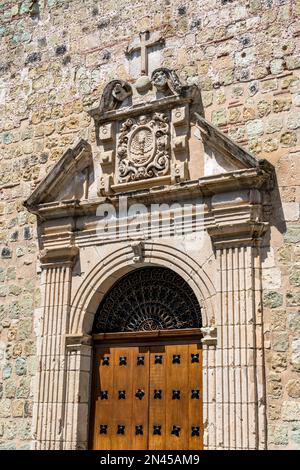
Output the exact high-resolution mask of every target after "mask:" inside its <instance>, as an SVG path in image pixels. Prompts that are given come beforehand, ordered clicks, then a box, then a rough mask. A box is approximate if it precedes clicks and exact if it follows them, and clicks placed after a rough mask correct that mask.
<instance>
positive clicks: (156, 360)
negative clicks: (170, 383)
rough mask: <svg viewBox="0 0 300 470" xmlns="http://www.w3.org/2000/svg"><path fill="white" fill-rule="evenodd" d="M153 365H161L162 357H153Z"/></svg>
mask: <svg viewBox="0 0 300 470" xmlns="http://www.w3.org/2000/svg"><path fill="white" fill-rule="evenodd" d="M154 364H162V356H155V357H154Z"/></svg>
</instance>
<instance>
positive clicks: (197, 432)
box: [191, 426, 200, 437]
mask: <svg viewBox="0 0 300 470" xmlns="http://www.w3.org/2000/svg"><path fill="white" fill-rule="evenodd" d="M191 436H192V437H193V436H200V428H199V426H192V433H191Z"/></svg>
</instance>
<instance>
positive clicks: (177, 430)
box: [171, 426, 181, 436]
mask: <svg viewBox="0 0 300 470" xmlns="http://www.w3.org/2000/svg"><path fill="white" fill-rule="evenodd" d="M180 430H181V428H180V427H179V426H173V428H172V431H171V434H173V435H174V436H179V434H180Z"/></svg>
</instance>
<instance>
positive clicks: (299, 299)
mask: <svg viewBox="0 0 300 470" xmlns="http://www.w3.org/2000/svg"><path fill="white" fill-rule="evenodd" d="M286 301H287V305H288V307H297V306H300V292H288V293H287V294H286Z"/></svg>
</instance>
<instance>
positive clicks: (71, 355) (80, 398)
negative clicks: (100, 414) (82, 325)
mask: <svg viewBox="0 0 300 470" xmlns="http://www.w3.org/2000/svg"><path fill="white" fill-rule="evenodd" d="M91 344H92V341H91V336H80V335H79V336H76V335H73V336H71V335H70V336H67V338H66V368H65V374H66V384H65V409H64V429H63V449H67V450H86V449H87V447H88V435H89V430H88V419H89V400H90V393H91V376H92V374H91V359H92V345H91Z"/></svg>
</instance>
